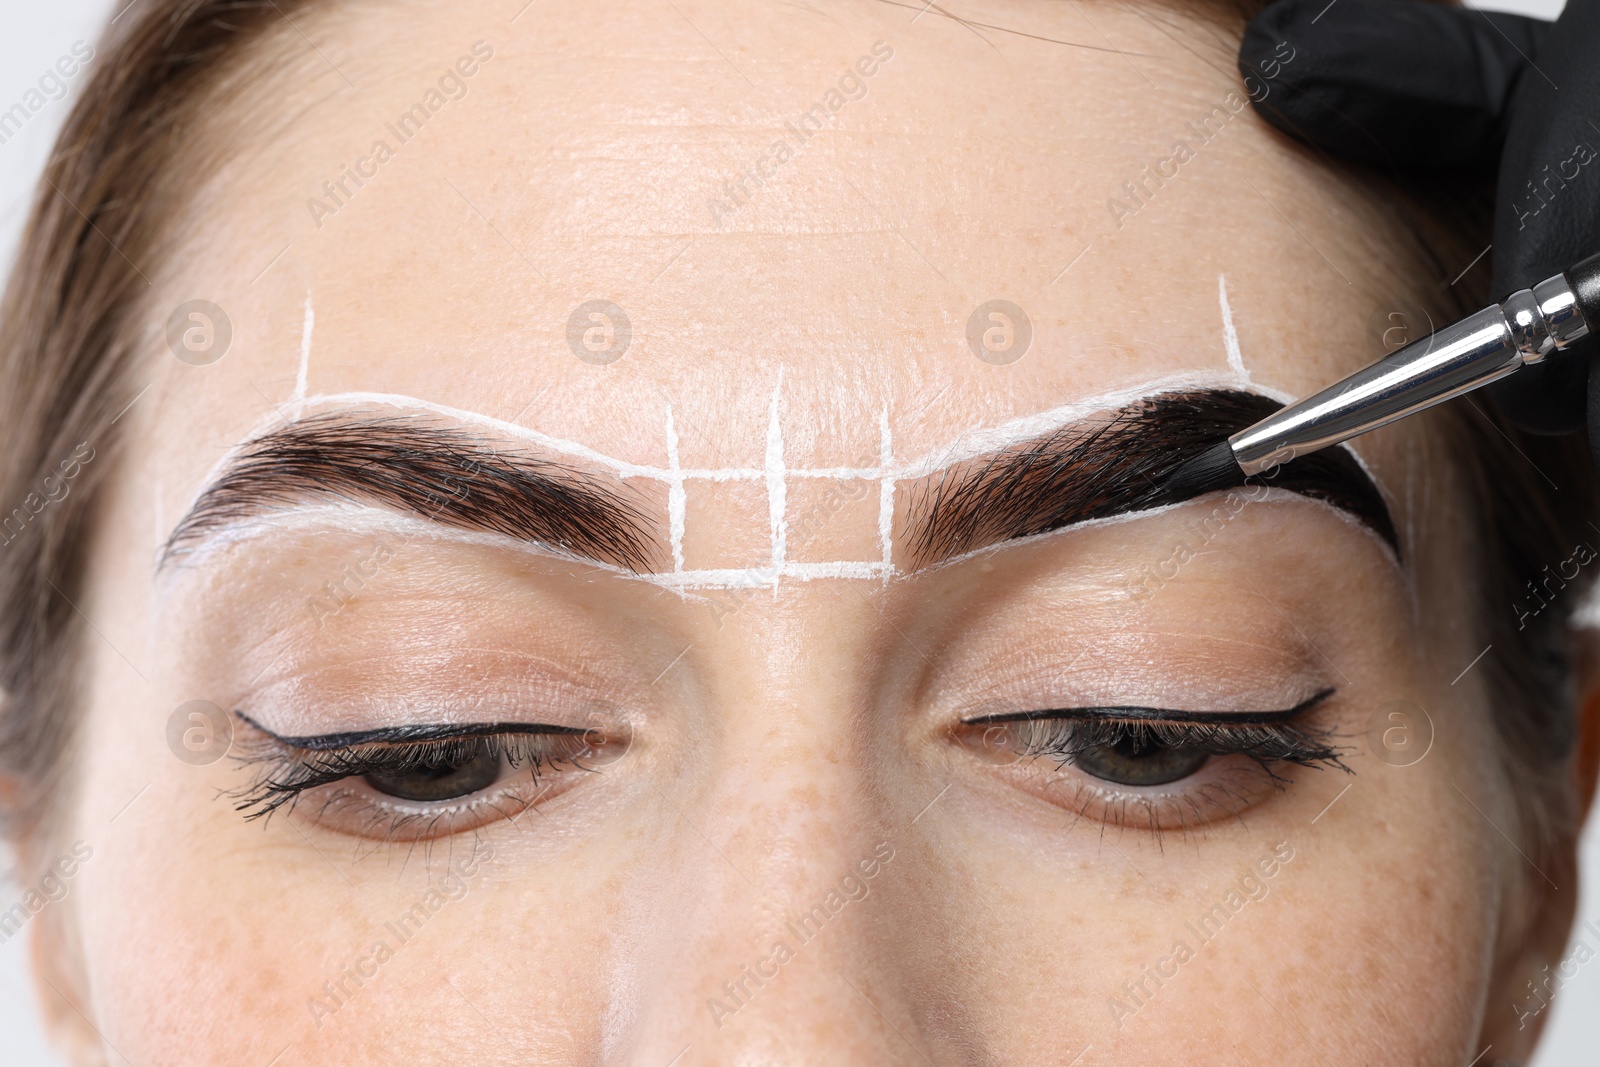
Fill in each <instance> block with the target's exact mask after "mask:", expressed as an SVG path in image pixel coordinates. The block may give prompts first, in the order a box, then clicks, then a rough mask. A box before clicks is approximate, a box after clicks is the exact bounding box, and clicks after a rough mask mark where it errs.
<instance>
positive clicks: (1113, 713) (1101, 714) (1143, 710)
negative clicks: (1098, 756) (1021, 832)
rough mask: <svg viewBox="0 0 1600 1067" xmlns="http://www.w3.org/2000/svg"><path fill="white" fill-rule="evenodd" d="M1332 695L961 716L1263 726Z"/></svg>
mask: <svg viewBox="0 0 1600 1067" xmlns="http://www.w3.org/2000/svg"><path fill="white" fill-rule="evenodd" d="M1333 694H1334V690H1333V689H1332V688H1331V687H1330V688H1328V689H1324V690H1322V691H1321V692H1318V693H1314V694H1313V695H1311V696H1309V697H1307V698H1306V699H1305V700H1302V701H1301V702H1300V703H1298V704H1296V705H1295V706H1294V707H1292V708H1283V709H1281V710H1274V711H1179V710H1176V709H1170V708H1149V707H1141V706H1138V705H1100V706H1093V707H1086V708H1050V709H1047V710H1044V711H1013V712H1006V713H1004V714H1001V715H980V716H978V717H977V718H974V719H963V720H962V721H963V722H964V723H965V724H967V725H969V726H978V725H982V724H984V723H993V722H1028V721H1037V720H1051V721H1056V720H1080V721H1083V720H1088V721H1100V720H1106V719H1113V720H1124V721H1133V722H1163V723H1166V722H1170V723H1205V724H1217V725H1238V726H1264V725H1268V726H1269V725H1273V724H1276V723H1282V722H1288V721H1290V720H1292V719H1294V718H1296V717H1297V716H1299V715H1301V714H1303V713H1304V712H1307V711H1309V710H1311V709H1312V708H1314V707H1316V706H1317V705H1318V704H1320V703H1322V702H1323V701H1324V700H1326V699H1327V698H1328V697H1330V696H1332V695H1333Z"/></svg>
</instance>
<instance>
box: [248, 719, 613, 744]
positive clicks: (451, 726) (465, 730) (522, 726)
mask: <svg viewBox="0 0 1600 1067" xmlns="http://www.w3.org/2000/svg"><path fill="white" fill-rule="evenodd" d="M234 714H235V715H236V716H238V717H239V719H240V720H241V721H243V722H245V723H246V724H248V725H249V726H250V727H251V728H252V729H254V730H258V731H260V732H261V733H263V734H265V735H266V736H267V737H269V738H271V739H272V740H274V741H276V742H277V743H278V744H280V745H283V746H285V747H287V748H294V749H302V750H305V751H309V752H326V751H331V750H333V749H341V748H349V747H351V746H352V745H378V744H406V743H416V742H425V741H465V740H471V739H474V738H482V737H499V736H505V735H508V734H559V735H567V736H576V735H580V734H587V733H590V732H591V731H592V730H593V729H594V727H592V726H553V725H547V724H544V723H526V722H487V723H438V724H432V723H413V724H408V725H404V726H384V727H378V728H376V729H372V730H351V731H348V732H345V733H333V734H308V735H305V736H299V737H293V736H291V737H286V736H284V735H282V734H277V733H274V732H273V731H271V730H269V729H267V728H266V727H265V726H262V725H261V724H260V723H258V722H256V721H255V720H254V719H252V718H251V717H250V716H248V715H246V714H245V713H244V712H242V711H235V712H234Z"/></svg>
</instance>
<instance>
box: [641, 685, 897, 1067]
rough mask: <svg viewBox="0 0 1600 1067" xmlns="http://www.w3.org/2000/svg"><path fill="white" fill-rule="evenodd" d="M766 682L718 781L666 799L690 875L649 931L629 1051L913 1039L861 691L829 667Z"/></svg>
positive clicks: (873, 1052)
mask: <svg viewBox="0 0 1600 1067" xmlns="http://www.w3.org/2000/svg"><path fill="white" fill-rule="evenodd" d="M761 673H762V674H763V675H767V671H766V670H765V669H763V670H762V671H761ZM796 680H797V678H796V677H791V678H789V681H796ZM766 682H767V684H764V685H759V686H758V685H752V684H746V685H741V686H739V687H738V690H739V693H740V694H741V695H740V696H739V697H738V698H737V699H738V701H739V705H738V707H737V708H736V709H732V710H725V712H724V714H725V716H726V719H727V727H726V733H725V735H724V737H723V739H722V741H721V743H720V744H719V748H720V750H721V751H720V752H719V754H718V756H717V757H716V758H715V759H713V760H710V761H708V764H709V766H708V769H707V771H706V772H705V779H704V781H703V782H699V783H696V784H694V785H693V786H691V787H688V788H685V789H683V790H682V791H681V792H677V793H674V794H673V795H671V796H668V797H666V798H665V799H666V801H667V802H668V803H671V804H674V805H675V810H674V811H673V815H674V818H675V823H674V835H673V836H674V840H675V842H677V844H678V846H679V847H680V848H681V850H682V851H681V853H680V859H679V861H678V863H677V864H676V868H677V871H678V877H679V880H680V885H679V887H678V890H677V891H676V892H674V893H673V896H674V897H676V901H675V903H674V904H672V905H669V906H666V907H663V908H662V909H661V914H660V915H659V916H658V918H657V920H656V921H655V922H654V924H653V925H654V929H652V930H650V931H648V933H647V936H648V938H649V940H650V941H651V942H652V947H653V951H652V952H651V953H650V955H651V957H652V958H653V959H655V960H656V963H655V964H654V966H653V967H652V968H651V969H652V972H653V974H652V976H651V977H650V978H648V979H647V980H645V981H642V982H640V983H638V988H639V989H640V991H641V993H640V1003H639V1004H638V1005H637V1006H636V1010H635V1012H634V1014H633V1017H634V1019H635V1027H636V1032H635V1035H634V1038H635V1039H634V1040H633V1041H631V1042H629V1043H628V1052H627V1054H626V1056H625V1057H624V1058H623V1059H624V1061H625V1062H627V1063H629V1064H641V1065H642V1064H649V1065H650V1067H661V1065H662V1064H666V1063H668V1062H674V1061H673V1057H675V1056H680V1055H681V1058H679V1059H678V1060H676V1061H675V1062H676V1064H677V1065H681V1067H689V1065H691V1064H728V1065H734V1064H791V1063H792V1064H815V1063H838V1064H853V1063H873V1064H882V1063H899V1062H902V1061H903V1060H905V1058H906V1057H905V1054H907V1053H910V1051H911V1050H910V1048H909V1047H908V1046H907V1045H906V1044H905V1043H904V1041H903V1039H901V1038H900V1037H898V1036H897V1035H896V1031H895V1027H897V1026H898V1027H900V1028H901V1029H904V1028H906V1027H909V1026H911V1025H912V1023H911V1016H910V1013H909V1012H908V1011H906V1010H905V1008H904V1007H903V1006H902V1003H901V999H902V998H901V993H900V990H899V987H898V986H897V984H896V982H897V976H896V969H895V967H894V966H893V963H892V960H891V959H889V958H887V957H886V956H885V954H884V953H883V952H880V951H877V950H876V948H875V943H874V942H875V937H874V929H875V927H878V928H881V926H882V915H881V914H879V915H876V916H875V914H874V913H875V911H877V909H878V908H879V906H880V904H881V902H882V898H884V897H885V896H886V895H887V894H884V893H883V892H882V891H881V887H882V886H883V885H884V884H885V880H886V879H887V878H890V877H892V876H893V874H894V873H895V851H894V847H893V845H892V844H891V843H890V842H888V841H887V840H886V838H885V834H884V833H883V832H882V828H881V826H880V825H878V824H879V822H880V820H879V819H878V818H877V817H876V815H875V814H874V805H873V804H872V802H871V800H870V794H871V790H870V789H869V788H867V783H865V782H864V781H863V779H862V771H861V767H862V761H861V760H860V759H858V758H857V756H856V754H855V753H854V748H855V745H854V743H853V742H852V741H851V740H850V738H849V731H850V726H849V720H850V719H851V716H850V715H849V713H848V709H847V708H846V707H845V706H843V704H842V703H841V702H843V701H848V699H849V696H848V694H846V693H843V692H839V691H837V689H836V688H835V687H834V685H832V684H830V683H829V682H827V681H826V680H822V679H809V680H806V681H805V682H804V683H803V684H797V685H791V684H785V683H780V682H778V681H776V680H775V679H774V678H773V677H772V676H771V675H767V677H766ZM797 694H798V695H797ZM902 866H903V864H902ZM659 891H660V890H659V887H658V888H657V889H656V890H655V892H657V893H659Z"/></svg>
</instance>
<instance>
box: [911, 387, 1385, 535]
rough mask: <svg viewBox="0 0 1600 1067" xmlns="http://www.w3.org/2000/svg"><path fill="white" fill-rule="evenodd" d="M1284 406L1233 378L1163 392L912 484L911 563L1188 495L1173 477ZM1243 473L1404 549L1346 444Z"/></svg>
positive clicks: (1373, 487)
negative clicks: (1226, 383)
mask: <svg viewBox="0 0 1600 1067" xmlns="http://www.w3.org/2000/svg"><path fill="white" fill-rule="evenodd" d="M1281 406H1282V405H1281V404H1279V403H1278V402H1277V401H1275V400H1271V399H1269V398H1267V397H1264V396H1258V395H1256V394H1254V393H1246V392H1243V391H1240V390H1233V389H1203V390H1192V391H1186V392H1174V393H1165V394H1161V395H1159V396H1154V397H1148V398H1146V399H1144V400H1141V401H1140V402H1138V403H1137V404H1134V405H1132V406H1130V407H1127V408H1124V409H1122V410H1121V411H1118V412H1115V413H1113V414H1112V416H1111V417H1110V418H1109V419H1108V420H1107V421H1105V422H1103V423H1100V424H1097V425H1095V426H1093V427H1090V428H1084V427H1081V426H1074V427H1067V428H1064V429H1061V430H1057V431H1055V432H1053V433H1051V434H1048V435H1046V436H1045V437H1042V438H1039V439H1038V440H1035V441H1032V442H1029V443H1028V444H1025V445H1021V446H1018V447H1015V448H1008V449H1005V450H1002V451H1000V452H996V453H994V454H992V455H989V456H985V457H983V458H981V459H978V460H974V461H973V462H972V463H970V464H963V465H960V466H957V467H953V468H951V469H950V470H948V471H946V472H944V473H943V474H942V475H940V476H938V477H936V478H934V479H932V480H930V481H929V482H928V483H926V484H925V485H923V486H922V487H921V488H920V489H918V490H916V491H914V493H913V496H912V503H911V508H910V516H911V521H910V529H911V530H912V535H911V537H910V540H909V544H910V548H911V555H912V559H913V565H914V566H925V565H928V564H931V563H937V562H939V561H940V560H945V559H950V558H951V557H953V556H958V555H961V554H962V553H964V552H970V551H972V550H974V549H978V548H983V547H986V546H988V545H994V544H999V543H1000V542H1003V541H1010V540H1014V539H1016V538H1019V537H1030V536H1032V535H1034V534H1041V533H1048V532H1050V531H1051V530H1058V529H1061V528H1063V527H1066V526H1071V525H1073V524H1074V523H1079V522H1085V521H1088V520H1090V519H1100V518H1109V517H1111V516H1114V515H1125V514H1128V513H1131V512H1136V511H1147V510H1149V509H1151V508H1157V507H1162V506H1165V505H1168V504H1177V503H1181V502H1182V501H1183V500H1185V499H1187V498H1188V497H1189V496H1190V495H1192V494H1191V493H1188V492H1185V491H1183V490H1177V491H1174V490H1171V489H1169V488H1168V485H1167V483H1168V480H1169V479H1170V478H1171V476H1172V473H1173V472H1174V471H1176V470H1177V469H1178V467H1180V466H1182V465H1183V464H1184V463H1185V462H1186V461H1188V460H1189V459H1191V458H1193V457H1194V456H1197V455H1199V454H1200V453H1201V452H1204V451H1205V450H1206V449H1207V448H1210V447H1211V446H1212V445H1215V444H1216V443H1217V442H1219V441H1221V440H1223V439H1224V438H1226V437H1228V436H1229V435H1231V434H1234V433H1236V432H1238V431H1239V430H1242V429H1244V428H1245V427H1246V426H1249V425H1251V424H1252V423H1254V422H1256V421H1257V420H1259V419H1261V418H1263V417H1264V416H1266V415H1270V414H1271V413H1272V412H1274V411H1276V410H1278V408H1280V407H1281ZM1240 484H1241V485H1248V486H1263V487H1273V488H1278V489H1287V490H1289V491H1290V492H1295V493H1300V494H1303V495H1305V496H1308V497H1312V498H1314V499H1317V500H1322V501H1325V502H1326V503H1328V504H1331V505H1333V506H1334V507H1336V508H1339V509H1341V510H1343V511H1345V512H1347V513H1349V514H1350V515H1352V516H1354V517H1355V518H1356V519H1358V520H1360V521H1361V522H1362V523H1364V524H1365V525H1366V526H1368V527H1370V528H1371V529H1372V530H1374V531H1376V532H1377V533H1378V534H1379V535H1380V536H1382V537H1383V539H1384V540H1386V541H1387V542H1388V543H1389V544H1390V546H1391V547H1392V548H1394V550H1395V554H1396V555H1397V556H1398V555H1399V553H1400V540H1399V537H1398V536H1397V535H1396V533H1395V527H1394V520H1393V519H1392V518H1391V517H1390V514H1389V508H1388V505H1386V504H1385V503H1384V501H1383V496H1382V494H1381V493H1379V491H1378V487H1377V486H1376V485H1375V484H1373V481H1372V479H1371V477H1369V476H1368V475H1367V472H1366V471H1365V470H1363V469H1362V467H1361V464H1359V463H1357V462H1356V459H1355V457H1354V456H1353V455H1351V454H1350V452H1348V451H1347V450H1345V449H1343V448H1326V449H1323V450H1322V451H1320V452H1314V453H1312V454H1311V455H1309V456H1302V457H1301V458H1299V459H1297V460H1295V461H1294V462H1292V463H1288V464H1285V465H1284V466H1282V467H1279V468H1278V469H1277V470H1276V472H1275V473H1273V475H1272V476H1271V477H1268V476H1267V475H1261V476H1258V477H1255V478H1250V479H1245V478H1244V476H1243V475H1242V474H1241V475H1240ZM1245 491H1249V490H1248V489H1247V490H1245Z"/></svg>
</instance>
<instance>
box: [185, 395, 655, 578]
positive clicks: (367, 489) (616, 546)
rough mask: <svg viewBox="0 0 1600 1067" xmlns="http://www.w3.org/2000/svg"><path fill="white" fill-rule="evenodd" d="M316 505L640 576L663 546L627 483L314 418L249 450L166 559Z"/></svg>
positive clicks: (396, 429)
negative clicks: (361, 505) (534, 547)
mask: <svg viewBox="0 0 1600 1067" xmlns="http://www.w3.org/2000/svg"><path fill="white" fill-rule="evenodd" d="M319 496H332V497H338V498H342V499H346V500H358V501H366V502H371V503H376V504H379V505H382V506H385V507H389V508H393V509H395V510H397V511H401V512H408V513H410V514H413V515H418V516H421V517H422V518H425V519H429V520H431V521H433V522H437V523H441V524H443V525H446V526H453V527H457V528H460V529H469V530H481V531H485V532H490V533H499V534H505V535H507V536H509V537H514V538H517V539H518V540H522V541H530V542H536V543H539V544H544V545H548V546H551V547H553V548H559V549H562V550H564V551H567V552H571V553H573V554H575V555H579V556H584V557H587V558H589V559H593V560H598V561H601V562H605V563H610V564H614V565H616V566H620V567H625V568H627V569H629V570H632V571H636V572H644V571H647V570H649V569H650V566H651V564H652V562H653V561H654V560H655V557H656V555H657V550H658V548H659V545H658V543H657V541H656V539H655V538H653V537H651V536H650V535H649V534H647V533H646V530H647V529H648V523H647V520H646V519H645V518H644V516H643V514H642V513H641V512H640V511H639V510H638V508H636V507H635V506H634V505H633V503H632V502H630V501H629V499H628V497H627V496H626V495H625V493H624V492H623V490H622V488H621V487H620V485H618V486H616V487H613V486H611V485H607V484H605V483H604V482H603V481H602V480H601V479H599V478H596V477H595V476H594V475H591V474H589V473H587V472H585V471H581V470H577V469H575V468H572V467H568V466H565V465H563V464H560V463H554V462H551V461H549V460H544V459H540V458H537V457H533V456H527V455H520V454H517V453H507V452H500V451H496V450H495V449H494V448H492V447H490V446H489V445H488V444H486V443H484V442H483V441H482V440H480V439H479V438H478V437H476V436H475V435H473V434H471V433H468V432H466V431H463V430H459V429H456V428H453V427H447V426H436V425H430V424H429V423H427V422H424V421H421V420H419V419H416V418H405V417H394V418H371V419H368V418H360V417H352V416H350V415H347V414H338V413H332V414H324V415H314V416H310V417H307V418H304V419H300V420H299V421H297V422H294V423H291V424H290V425H288V426H285V427H283V428H282V429H278V430H273V431H271V432H270V433H267V434H264V435H262V436H261V437H258V438H256V439H255V440H253V441H251V442H250V443H249V444H247V445H246V446H245V447H244V448H243V449H242V450H241V451H240V453H239V454H238V455H237V456H236V457H234V458H233V460H232V461H231V462H230V463H229V464H228V466H227V467H226V468H225V469H224V470H223V472H222V474H221V475H220V476H219V477H218V478H217V479H216V480H215V481H214V482H212V483H211V485H210V486H209V487H207V488H206V490H205V492H203V493H202V494H201V495H200V498H199V499H198V500H197V501H196V502H195V505H194V507H193V508H191V509H190V511H189V513H188V514H187V515H186V516H184V519H183V521H182V522H180V523H179V524H178V526H177V529H176V530H174V531H173V533H172V536H171V537H170V538H169V539H168V541H167V544H166V547H165V549H164V551H163V553H162V562H163V563H165V562H166V561H167V560H168V559H170V558H171V557H173V556H174V555H176V554H178V553H179V552H181V551H182V550H183V549H185V548H186V547H189V546H190V545H192V544H193V543H194V542H196V541H197V540H200V539H201V538H203V537H204V536H205V535H206V534H207V533H209V532H211V531H213V530H216V529H218V528H220V527H223V526H226V525H229V524H231V523H234V522H237V521H239V520H240V519H246V518H250V517H252V516H254V515H257V514H260V513H263V512H267V511H270V510H272V509H274V508H277V507H283V506H292V505H295V504H299V503H303V502H305V501H306V500H308V499H314V498H316V497H319Z"/></svg>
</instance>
